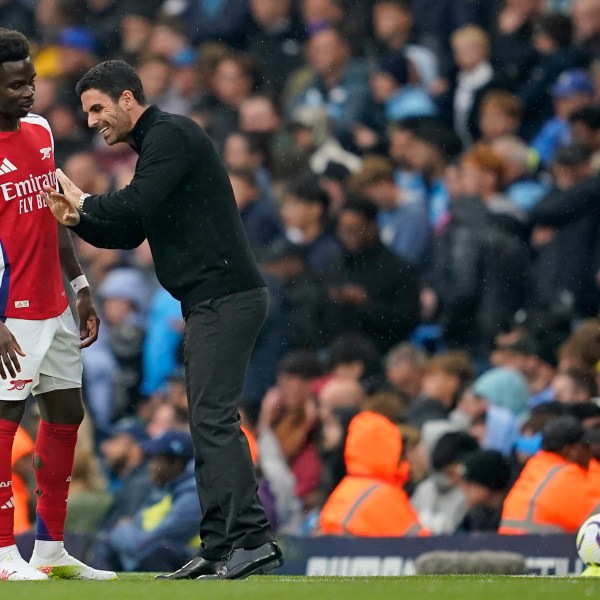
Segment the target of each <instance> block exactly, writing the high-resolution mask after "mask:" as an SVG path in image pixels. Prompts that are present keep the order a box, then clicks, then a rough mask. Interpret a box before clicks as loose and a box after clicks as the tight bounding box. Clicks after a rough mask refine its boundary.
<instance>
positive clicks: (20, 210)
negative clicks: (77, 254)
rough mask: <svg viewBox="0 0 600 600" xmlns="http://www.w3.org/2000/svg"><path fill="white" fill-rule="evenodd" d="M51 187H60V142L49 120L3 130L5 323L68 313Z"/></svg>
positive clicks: (0, 283)
mask: <svg viewBox="0 0 600 600" xmlns="http://www.w3.org/2000/svg"><path fill="white" fill-rule="evenodd" d="M45 185H51V186H53V187H56V167H55V166H54V140H53V139H52V133H51V131H50V126H49V125H48V122H47V121H46V119H44V118H42V117H39V116H37V115H31V114H30V115H28V116H27V117H26V118H24V119H21V125H20V127H19V129H18V130H17V131H11V132H6V131H0V317H2V318H6V317H13V318H16V319H36V320H38V319H50V318H52V317H56V316H58V315H60V314H62V313H63V312H64V311H65V309H66V308H67V304H68V303H67V295H66V293H65V289H64V285H63V281H62V275H61V269H60V261H59V257H58V224H57V222H56V220H55V219H54V217H53V216H52V213H51V212H50V210H49V209H48V207H47V206H46V205H45V204H44V198H43V195H42V191H43V189H44V186H45Z"/></svg>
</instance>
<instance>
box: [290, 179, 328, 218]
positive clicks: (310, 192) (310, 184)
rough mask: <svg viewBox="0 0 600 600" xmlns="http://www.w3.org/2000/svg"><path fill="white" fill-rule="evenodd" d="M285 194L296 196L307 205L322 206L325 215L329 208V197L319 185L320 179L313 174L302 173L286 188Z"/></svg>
mask: <svg viewBox="0 0 600 600" xmlns="http://www.w3.org/2000/svg"><path fill="white" fill-rule="evenodd" d="M285 193H287V194H289V195H290V196H294V197H296V198H298V200H300V202H304V203H307V204H320V205H321V207H322V208H323V214H324V215H325V214H326V213H327V209H328V208H329V195H328V194H327V192H326V191H325V190H324V189H323V188H322V187H321V186H320V185H319V179H318V178H317V176H316V175H314V174H313V173H311V172H307V173H301V174H300V175H298V176H297V177H296V178H295V179H293V180H292V181H291V182H290V183H289V184H288V185H287V187H286V189H285Z"/></svg>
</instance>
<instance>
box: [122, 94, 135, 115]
mask: <svg viewBox="0 0 600 600" xmlns="http://www.w3.org/2000/svg"><path fill="white" fill-rule="evenodd" d="M119 104H120V105H121V107H122V108H124V109H125V110H131V109H132V108H133V106H134V104H135V98H134V97H133V94H132V93H131V92H130V91H129V90H125V91H124V92H123V93H122V94H121V97H120V98H119Z"/></svg>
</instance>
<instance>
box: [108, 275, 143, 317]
mask: <svg viewBox="0 0 600 600" xmlns="http://www.w3.org/2000/svg"><path fill="white" fill-rule="evenodd" d="M98 293H99V295H100V297H101V298H102V299H106V298H123V299H125V300H129V301H130V302H131V303H132V304H133V305H134V306H135V307H136V308H137V309H138V310H143V309H144V307H145V306H146V302H147V297H148V286H147V283H146V279H145V277H144V274H143V273H142V272H141V271H139V270H138V269H134V268H132V267H118V268H116V269H112V270H111V271H109V272H108V273H107V274H106V277H105V278H104V280H103V281H102V283H101V284H100V287H99V289H98Z"/></svg>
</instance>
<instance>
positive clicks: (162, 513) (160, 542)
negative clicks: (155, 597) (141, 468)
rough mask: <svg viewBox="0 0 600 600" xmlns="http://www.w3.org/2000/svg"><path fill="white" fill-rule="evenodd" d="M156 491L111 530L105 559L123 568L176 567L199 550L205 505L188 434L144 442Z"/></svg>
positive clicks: (148, 569) (179, 433) (153, 488)
mask: <svg viewBox="0 0 600 600" xmlns="http://www.w3.org/2000/svg"><path fill="white" fill-rule="evenodd" d="M143 448H144V453H145V455H146V457H147V459H148V472H149V474H150V480H151V482H152V488H151V490H150V492H149V494H148V496H147V498H146V502H145V503H144V506H143V507H142V508H140V509H139V510H138V511H137V512H136V513H135V514H134V515H133V517H132V518H124V519H121V520H119V521H118V522H117V524H116V525H115V526H114V527H113V528H112V529H111V530H110V531H109V532H108V536H107V540H106V542H105V543H106V545H107V547H108V551H107V552H106V553H105V554H104V556H106V557H108V558H110V559H112V560H113V561H114V562H113V563H112V564H114V565H115V566H116V568H117V569H118V570H126V571H159V570H161V569H169V570H172V569H175V568H176V567H177V565H179V564H181V563H182V562H185V560H187V559H189V558H190V557H191V556H192V555H193V554H194V552H195V551H196V550H197V548H198V546H199V543H200V539H199V538H198V535H197V534H196V533H194V532H195V531H196V530H197V526H198V522H199V521H200V515H201V511H200V503H199V502H198V494H197V492H196V484H195V481H194V475H193V468H192V462H191V461H192V458H193V449H192V440H191V438H190V435H189V434H188V433H184V432H181V431H167V432H166V433H164V434H163V435H161V436H160V437H157V438H154V439H151V440H148V441H146V442H145V443H144V444H143ZM109 552H112V555H111V554H109Z"/></svg>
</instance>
